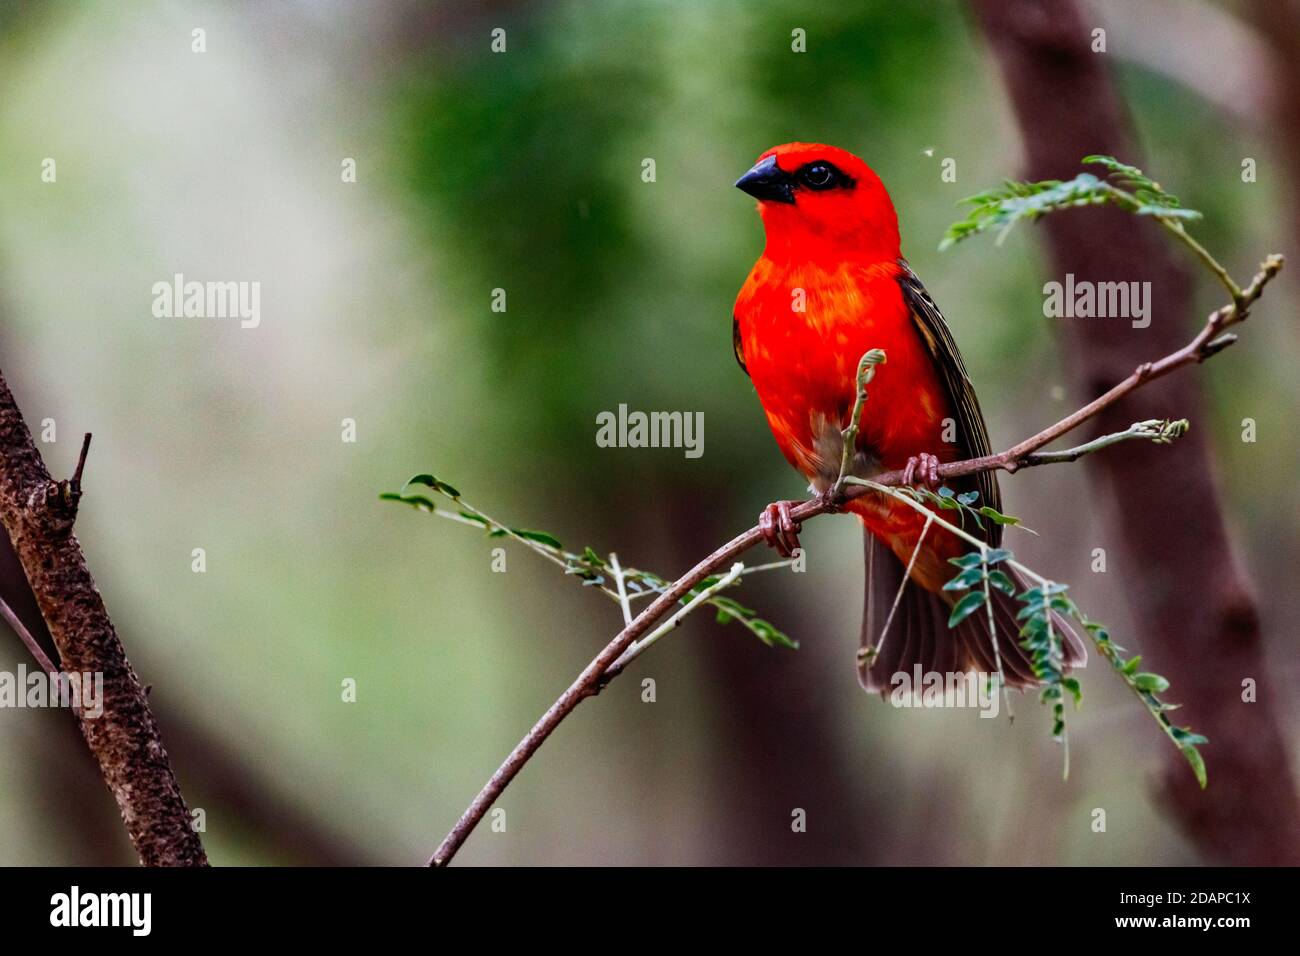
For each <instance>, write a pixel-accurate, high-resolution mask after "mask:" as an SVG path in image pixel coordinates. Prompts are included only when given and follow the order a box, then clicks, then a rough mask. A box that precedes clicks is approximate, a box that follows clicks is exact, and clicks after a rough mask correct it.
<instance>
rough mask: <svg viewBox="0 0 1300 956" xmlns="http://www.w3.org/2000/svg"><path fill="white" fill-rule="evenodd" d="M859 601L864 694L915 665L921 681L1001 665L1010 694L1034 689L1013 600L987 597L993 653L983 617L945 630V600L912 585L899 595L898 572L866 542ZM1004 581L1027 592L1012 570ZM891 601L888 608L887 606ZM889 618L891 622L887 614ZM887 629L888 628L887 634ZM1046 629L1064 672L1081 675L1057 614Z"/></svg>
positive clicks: (1077, 644)
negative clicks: (1055, 640) (1057, 638)
mask: <svg viewBox="0 0 1300 956" xmlns="http://www.w3.org/2000/svg"><path fill="white" fill-rule="evenodd" d="M866 570H867V585H866V601H865V607H864V610H863V617H862V649H861V650H860V651H859V653H858V679H859V681H860V682H861V683H862V686H863V687H864V688H865V689H867V690H868V691H878V692H880V693H881V694H886V693H888V692H889V690H890V688H891V679H892V678H893V675H895V674H897V673H900V672H903V673H907V674H911V672H912V670H913V668H914V667H915V665H917V664H920V665H921V670H922V672H923V673H925V672H930V671H934V672H937V673H940V674H947V673H954V672H961V671H970V670H977V671H982V672H984V673H993V672H995V671H996V670H997V669H998V666H997V665H998V663H999V662H1000V663H1001V665H1002V667H1001V670H1002V674H1003V676H1004V677H1005V679H1006V682H1007V684H1008V685H1009V686H1011V687H1022V688H1023V687H1035V686H1037V685H1038V684H1039V683H1040V681H1039V680H1038V679H1037V678H1036V677H1034V668H1033V663H1032V662H1031V660H1030V655H1029V652H1028V651H1026V650H1025V649H1024V648H1023V647H1021V646H1020V625H1021V622H1020V621H1018V620H1016V614H1017V613H1019V610H1020V605H1019V604H1018V603H1017V602H1016V601H1015V599H1014V598H1012V597H1009V596H1008V595H1006V594H1003V593H1002V592H1001V591H998V590H996V589H993V590H992V591H990V598H991V601H992V605H993V620H994V626H995V628H996V633H997V648H996V651H995V650H994V643H993V638H992V636H991V635H990V633H989V626H988V614H987V612H979V613H976V614H972V615H971V616H970V617H968V618H966V619H965V620H964V621H962V622H961V623H960V624H958V625H957V627H955V628H949V627H948V616H949V614H950V612H951V602H950V600H949V596H948V595H945V594H940V593H936V592H934V591H930V590H927V589H926V588H924V587H922V586H921V585H920V584H917V583H916V582H915V581H908V582H907V584H906V586H905V587H903V589H902V596H901V598H900V597H899V596H898V595H899V587H900V586H901V585H902V584H903V576H904V572H905V568H904V566H903V563H902V562H901V561H899V559H898V557H897V556H896V555H895V554H894V552H893V551H892V550H890V548H889V547H887V546H886V545H885V544H883V543H882V542H880V541H879V540H878V539H877V538H875V537H874V536H873V535H871V534H870V533H867V534H866ZM1006 571H1007V574H1009V575H1010V576H1011V578H1012V581H1013V582H1014V583H1015V585H1016V589H1017V593H1019V592H1020V591H1022V590H1024V588H1025V587H1026V586H1027V585H1025V583H1024V581H1022V580H1021V579H1020V578H1019V576H1018V575H1016V574H1015V572H1014V571H1013V570H1012V569H1011V568H1009V567H1008V568H1007V569H1006ZM895 599H898V605H897V607H896V608H895V606H894V601H895ZM891 610H892V613H893V618H892V620H891V619H890V613H891ZM886 624H888V627H887V628H886ZM1052 626H1053V628H1054V629H1055V630H1056V631H1057V632H1058V633H1060V634H1061V636H1062V639H1063V644H1064V648H1063V649H1064V652H1065V665H1066V668H1067V669H1069V668H1072V667H1081V666H1083V665H1084V664H1085V663H1086V661H1087V657H1088V656H1087V652H1086V651H1085V649H1084V645H1083V642H1082V641H1081V640H1080V639H1079V635H1078V634H1077V633H1075V631H1074V629H1073V628H1072V627H1071V626H1070V624H1069V623H1068V622H1067V621H1066V620H1065V619H1064V618H1062V617H1061V616H1060V615H1058V614H1053V616H1052Z"/></svg>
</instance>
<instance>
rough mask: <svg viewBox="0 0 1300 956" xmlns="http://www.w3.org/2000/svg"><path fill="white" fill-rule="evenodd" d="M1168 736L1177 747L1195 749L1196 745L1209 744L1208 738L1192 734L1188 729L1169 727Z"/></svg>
mask: <svg viewBox="0 0 1300 956" xmlns="http://www.w3.org/2000/svg"><path fill="white" fill-rule="evenodd" d="M1169 736H1171V737H1173V738H1174V740H1175V741H1176V742H1177V743H1178V745H1179V746H1182V747H1195V746H1197V745H1198V744H1208V743H1209V742H1210V739H1209V738H1208V737H1202V736H1201V735H1200V734H1194V733H1192V729H1191V728H1190V727H1172V726H1171V727H1170V728H1169Z"/></svg>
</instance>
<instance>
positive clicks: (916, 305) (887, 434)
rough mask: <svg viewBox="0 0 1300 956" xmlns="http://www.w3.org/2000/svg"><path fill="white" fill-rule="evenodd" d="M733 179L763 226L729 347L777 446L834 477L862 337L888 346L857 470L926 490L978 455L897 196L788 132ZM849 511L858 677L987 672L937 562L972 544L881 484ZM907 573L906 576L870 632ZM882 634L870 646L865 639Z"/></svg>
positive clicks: (1007, 607) (1069, 634)
mask: <svg viewBox="0 0 1300 956" xmlns="http://www.w3.org/2000/svg"><path fill="white" fill-rule="evenodd" d="M736 186H737V187H738V188H740V189H742V190H744V191H745V192H747V193H749V194H750V195H751V196H753V197H755V198H756V199H757V200H758V209H759V212H760V213H761V215H762V218H763V226H764V228H765V229H766V232H767V245H766V247H765V248H764V249H763V255H762V256H761V257H760V258H759V260H758V262H756V263H755V264H754V268H753V271H751V272H750V274H749V279H748V280H747V281H746V282H745V285H744V287H743V288H742V289H741V290H740V295H739V296H738V297H737V299H736V308H735V314H734V319H733V340H734V345H735V350H736V358H737V360H738V361H739V362H740V367H741V368H742V369H744V370H745V372H746V373H747V374H748V375H749V376H750V378H751V379H752V380H753V383H754V389H755V390H756V391H757V393H758V398H759V401H760V402H762V404H763V410H764V412H766V413H767V421H768V424H769V425H770V426H771V428H772V433H773V435H775V436H776V441H777V444H778V445H780V447H781V451H782V452H783V453H784V454H785V457H786V458H787V459H788V460H789V462H790V464H792V465H794V467H795V468H797V469H798V470H799V471H800V472H801V473H802V474H804V475H805V476H806V477H807V478H808V479H809V480H810V481H811V483H812V489H813V490H815V491H817V492H821V493H824V492H826V491H827V490H828V489H829V488H830V487H831V486H832V485H833V484H834V483H835V481H836V479H837V478H838V477H839V473H840V465H841V458H842V450H843V438H842V435H841V433H842V431H843V429H844V428H845V427H846V426H847V425H848V424H849V422H848V419H849V417H850V414H851V412H852V408H853V400H854V397H855V395H856V393H857V386H856V383H855V378H856V373H857V368H858V362H859V361H860V360H861V358H862V356H863V355H864V354H865V353H866V352H867V351H869V350H871V349H883V350H884V352H885V354H886V356H887V358H888V364H887V365H886V366H885V367H884V368H882V369H881V371H880V374H878V375H876V377H875V378H874V379H873V381H872V385H871V396H870V399H869V400H868V401H867V402H866V404H865V405H864V406H863V411H862V417H861V420H860V422H859V433H858V439H857V448H856V450H855V453H854V468H853V473H854V474H855V475H857V476H859V477H870V476H871V475H872V474H877V473H880V472H882V471H892V470H895V469H904V470H905V472H906V474H907V478H908V481H909V482H910V481H911V479H912V477H913V476H914V475H915V476H919V477H920V478H921V479H922V480H923V481H925V482H926V483H927V484H929V485H930V486H931V487H933V486H935V485H937V484H938V476H937V474H936V472H935V469H936V468H937V467H938V465H939V464H940V463H941V462H949V461H961V460H964V459H967V458H975V457H978V456H981V455H987V454H989V453H990V449H989V441H988V432H987V430H986V428H985V425H984V416H983V415H982V414H981V412H980V406H979V401H978V400H977V399H976V397H975V390H974V388H973V387H972V386H971V383H970V380H969V379H968V378H967V376H966V368H965V366H964V365H963V364H962V360H961V355H960V354H959V353H958V351H957V344H956V343H955V342H954V341H953V338H952V333H951V332H950V331H949V330H948V325H947V323H946V322H945V321H944V318H943V315H942V314H941V313H940V312H939V309H938V307H937V306H935V304H934V302H933V300H932V299H931V298H930V296H929V294H928V293H927V292H926V291H925V287H924V286H922V285H921V280H920V279H918V278H917V277H916V274H915V273H914V272H912V269H911V267H910V266H909V265H908V264H907V260H905V259H904V258H903V255H902V251H901V248H900V244H899V236H898V215H897V213H895V211H894V204H893V202H892V201H891V200H890V198H889V194H888V193H887V192H886V191H885V187H884V185H883V184H882V183H881V181H880V179H879V177H877V176H876V174H875V173H874V172H872V171H871V169H870V168H869V167H868V166H867V164H866V163H864V162H863V161H862V160H860V159H858V158H857V157H856V156H854V155H852V154H851V153H847V152H845V151H844V150H842V149H836V148H835V147H833V146H823V145H819V144H814V143H787V144H786V145H784V146H777V147H774V148H772V149H769V150H768V151H767V152H765V153H764V154H763V155H762V156H760V157H759V161H758V163H757V165H755V166H754V168H753V169H751V170H750V171H749V172H747V173H746V174H745V175H744V176H742V177H741V178H740V179H739V180H738V181H737V182H736ZM945 432H946V433H947V434H945ZM945 439H946V440H945ZM952 484H953V486H954V488H955V490H957V491H967V490H973V491H978V492H979V495H980V497H979V501H978V504H980V505H984V504H987V505H990V506H992V507H993V508H1000V505H1001V500H1000V496H999V493H998V485H997V478H996V476H995V475H994V473H993V472H991V471H986V472H981V473H979V474H977V475H973V476H970V477H969V478H965V479H957V480H955V481H953V482H952ZM790 506H791V502H788V501H778V502H775V503H774V504H771V505H769V506H768V507H767V508H766V509H764V511H763V514H762V515H761V516H760V524H761V525H762V527H763V530H764V536H765V537H766V538H767V540H768V543H769V544H771V545H772V546H773V547H775V548H777V549H778V550H779V551H780V552H781V553H782V554H787V555H788V554H789V553H790V551H791V550H792V549H793V548H795V547H797V546H798V538H797V537H796V535H797V534H798V531H799V527H798V525H797V523H796V522H794V521H793V520H792V519H791V517H790ZM846 510H849V511H852V512H854V513H855V514H856V515H858V517H859V518H860V519H861V521H862V524H863V526H864V528H865V531H866V572H867V582H866V608H865V613H864V616H863V624H862V646H863V649H864V650H863V652H862V653H860V654H859V667H858V675H859V678H860V679H861V681H862V685H863V686H864V687H865V688H867V689H868V690H879V691H882V692H884V691H887V690H888V689H889V686H890V678H891V676H892V675H893V674H895V673H898V672H907V673H909V674H910V673H911V672H912V669H913V666H914V665H915V664H918V663H919V664H920V665H921V669H922V671H923V672H930V671H934V672H938V673H940V674H947V673H952V672H961V671H968V670H978V671H983V672H985V673H993V672H994V671H996V669H997V667H996V661H995V655H994V648H993V641H992V638H991V636H990V633H989V627H988V620H987V613H986V612H984V611H981V612H980V613H977V614H972V615H970V616H968V617H967V618H966V619H965V620H964V621H962V622H961V623H960V624H958V625H957V626H956V627H955V628H952V629H949V627H948V617H949V613H950V611H951V605H952V604H953V602H954V601H955V596H954V593H953V592H945V591H944V590H943V585H944V583H945V582H946V581H948V580H949V579H950V578H952V577H953V576H954V575H955V574H956V573H957V569H956V568H954V567H953V565H951V564H949V563H948V559H949V558H953V557H957V556H959V555H960V554H962V553H963V552H964V551H966V550H967V548H966V547H965V546H964V545H963V544H962V542H961V541H960V539H958V538H957V537H956V535H953V534H952V533H950V532H948V531H944V530H942V529H941V528H938V527H937V526H933V525H932V526H931V527H930V529H929V531H928V532H926V533H925V534H924V536H922V529H923V528H924V526H925V523H926V519H925V518H924V516H923V515H922V514H921V513H920V512H918V511H917V510H915V509H913V508H910V507H908V506H907V505H906V504H904V503H902V502H898V501H895V500H892V499H890V498H887V497H886V496H884V495H881V494H879V493H872V494H868V495H864V496H863V497H860V498H857V499H855V500H853V501H851V502H849V503H848V504H847V505H846ZM983 536H984V538H985V540H986V541H987V542H988V543H989V544H990V545H993V546H995V547H996V546H997V545H998V544H999V542H1000V538H1001V526H999V525H997V524H995V523H993V522H985V528H984V531H983ZM918 543H919V547H918ZM909 565H910V573H909V572H908V571H907V569H908V567H909ZM1007 571H1008V572H1010V568H1008V569H1007ZM905 575H907V577H908V578H910V580H909V581H908V583H907V586H906V587H904V588H903V592H902V598H901V601H900V602H899V605H898V608H897V610H896V611H895V612H894V617H893V620H892V621H891V622H890V623H889V628H888V631H887V632H885V633H884V640H883V642H881V638H882V631H883V630H884V628H885V625H886V621H887V619H888V617H889V614H890V609H891V607H892V606H893V604H894V600H895V596H896V595H897V594H898V591H899V588H900V586H902V584H903V581H904V576H905ZM1015 583H1016V584H1017V585H1018V586H1020V585H1021V582H1019V581H1016V582H1015ZM991 598H992V603H993V610H994V618H995V622H996V629H997V635H998V638H999V640H998V642H997V644H998V651H999V656H1000V659H1001V664H1002V670H1003V672H1004V674H1005V676H1006V680H1007V683H1008V684H1010V685H1012V686H1019V687H1024V686H1028V685H1031V684H1035V683H1037V681H1036V680H1035V678H1034V674H1033V669H1032V667H1031V665H1030V658H1029V654H1028V652H1027V651H1025V650H1024V649H1023V648H1021V647H1020V645H1019V639H1018V634H1019V630H1020V625H1019V623H1018V622H1017V621H1016V613H1017V611H1018V610H1019V606H1018V605H1017V604H1016V602H1015V601H1014V599H1013V598H1011V597H1009V596H1007V595H1005V594H1003V593H1002V592H1001V591H999V590H996V589H993V590H992V592H991ZM1053 626H1054V627H1056V628H1058V629H1059V630H1060V631H1061V632H1062V633H1063V634H1064V635H1065V644H1064V646H1065V651H1066V663H1067V664H1068V665H1073V664H1077V663H1080V662H1082V661H1083V660H1084V656H1085V655H1084V651H1083V645H1082V643H1081V642H1080V641H1079V639H1078V637H1077V635H1075V634H1074V632H1073V631H1072V630H1070V629H1069V627H1068V625H1066V624H1065V622H1064V621H1062V620H1061V619H1060V618H1059V617H1053ZM877 646H878V647H879V653H878V654H875V653H868V652H867V649H868V648H875V647H877Z"/></svg>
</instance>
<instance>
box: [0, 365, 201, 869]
mask: <svg viewBox="0 0 1300 956" xmlns="http://www.w3.org/2000/svg"><path fill="white" fill-rule="evenodd" d="M80 494H81V491H80V488H79V483H78V482H75V481H57V482H56V481H54V480H52V479H51V478H50V474H49V472H48V471H47V470H46V468H45V463H44V462H43V461H42V460H41V456H40V453H39V452H38V451H37V449H36V445H35V443H34V442H33V441H32V436H31V432H30V431H29V430H28V428H27V425H26V423H25V422H24V421H23V417H22V413H21V412H20V411H19V410H18V405H17V403H16V402H15V401H14V397H13V394H12V393H11V392H10V390H9V386H8V384H7V383H6V382H5V380H4V377H3V375H2V374H0V522H3V524H4V526H5V529H6V530H7V531H8V533H9V538H10V540H11V541H12V542H13V547H14V551H15V553H16V554H17V555H18V560H19V562H20V563H21V564H22V567H23V571H24V572H25V573H26V575H27V580H28V583H29V584H30V585H31V588H32V593H33V594H34V595H35V597H36V603H37V605H38V606H39V607H40V610H41V615H42V617H44V618H45V622H46V625H47V626H48V628H49V632H50V636H51V637H52V638H53V640H54V645H55V647H56V648H57V649H58V652H59V660H60V667H61V669H62V670H63V671H64V672H65V673H89V674H103V679H104V690H103V701H102V702H103V713H102V714H100V715H99V716H97V717H89V716H82V715H78V718H79V720H80V723H81V731H82V734H83V736H84V737H85V738H86V743H87V745H88V746H89V747H90V751H91V753H92V754H93V755H94V757H95V759H96V761H98V763H99V768H100V771H101V772H102V773H103V776H104V780H105V782H106V783H107V784H108V788H109V790H110V791H112V793H113V797H114V799H116V800H117V805H118V808H119V809H120V810H121V812H122V820H123V822H124V823H125V824H126V830H127V833H128V835H129V836H130V838H131V842H132V844H133V845H134V846H135V850H136V853H137V854H139V857H140V862H141V863H142V864H144V865H146V866H205V865H206V864H207V856H206V855H205V853H204V851H203V845H202V843H201V842H200V840H199V836H198V834H197V833H195V832H194V830H193V828H192V827H191V825H190V815H189V811H188V809H187V808H186V806H185V801H184V799H183V798H182V796H181V791H180V786H179V785H178V784H177V782H176V777H175V774H173V773H172V768H171V764H170V762H169V761H168V758H167V751H166V750H165V749H164V747H163V744H162V739H161V737H160V736H159V733H158V725H157V722H156V721H155V720H154V716H153V713H152V712H151V711H150V709H149V703H148V700H147V699H146V696H145V690H144V688H143V687H142V686H141V684H140V680H139V678H138V677H137V676H136V674H135V671H134V670H133V669H132V667H131V663H130V661H128V660H127V657H126V651H125V650H124V649H123V647H122V642H121V641H120V640H119V639H118V636H117V632H116V630H114V628H113V622H112V621H111V620H110V619H109V616H108V611H107V610H106V609H105V607H104V601H103V598H102V597H101V596H100V594H99V591H98V589H97V588H96V587H95V582H94V579H93V578H92V577H91V575H90V570H89V568H87V567H86V560H85V557H84V555H83V554H82V553H81V545H80V544H79V543H78V542H77V537H76V535H75V534H73V530H72V527H73V523H74V521H75V519H76V514H77V503H78V499H79V498H80Z"/></svg>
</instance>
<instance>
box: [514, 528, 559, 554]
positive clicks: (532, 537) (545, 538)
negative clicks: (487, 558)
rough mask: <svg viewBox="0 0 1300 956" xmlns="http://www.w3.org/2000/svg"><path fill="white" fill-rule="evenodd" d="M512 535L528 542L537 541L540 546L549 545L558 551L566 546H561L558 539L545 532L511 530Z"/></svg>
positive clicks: (523, 529)
mask: <svg viewBox="0 0 1300 956" xmlns="http://www.w3.org/2000/svg"><path fill="white" fill-rule="evenodd" d="M510 533H511V534H513V535H516V536H518V537H520V538H524V539H526V540H528V541H536V542H537V543H538V544H544V545H548V546H549V547H552V548H555V549H556V550H557V551H559V550H561V549H563V547H564V545H562V544H560V541H559V539H558V538H556V537H555V536H554V535H550V534H547V533H546V532H545V531H531V530H529V529H528V528H511V529H510Z"/></svg>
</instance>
